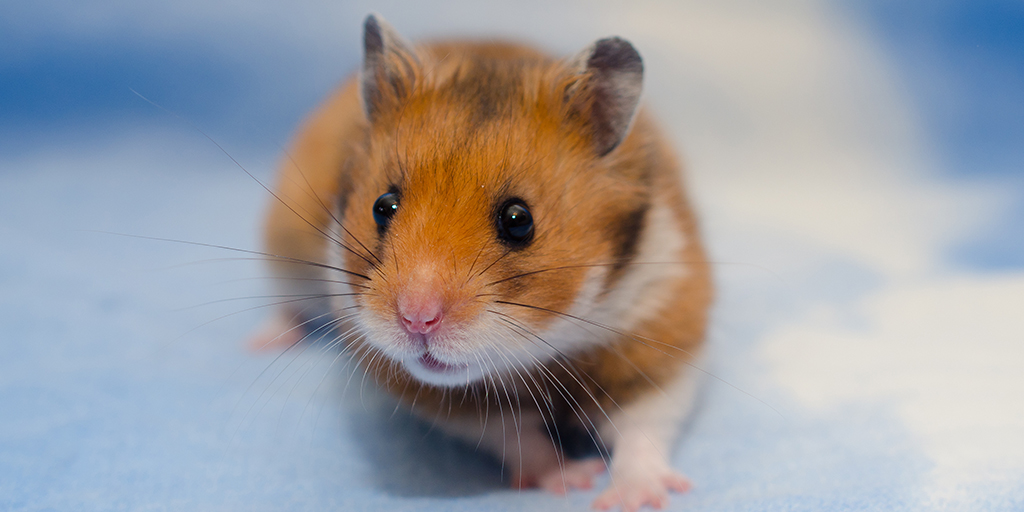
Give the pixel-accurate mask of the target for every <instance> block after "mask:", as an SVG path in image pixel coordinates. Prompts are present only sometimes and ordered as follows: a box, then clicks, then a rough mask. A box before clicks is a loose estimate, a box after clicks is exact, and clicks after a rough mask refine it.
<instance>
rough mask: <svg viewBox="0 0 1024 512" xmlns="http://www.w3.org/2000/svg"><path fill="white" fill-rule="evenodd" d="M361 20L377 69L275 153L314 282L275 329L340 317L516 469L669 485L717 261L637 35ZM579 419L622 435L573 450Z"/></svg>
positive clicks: (520, 473) (285, 223) (420, 395)
mask: <svg viewBox="0 0 1024 512" xmlns="http://www.w3.org/2000/svg"><path fill="white" fill-rule="evenodd" d="M363 29H364V37H363V44H364V60H363V63H362V69H361V71H360V73H358V74H357V76H356V77H354V78H352V79H351V80H349V81H347V82H346V83H344V84H343V85H342V86H341V87H340V88H339V90H337V92H336V93H334V94H333V95H332V96H331V97H330V98H329V99H328V100H327V102H326V103H325V104H324V105H323V106H322V107H321V108H320V109H319V110H317V111H316V112H315V113H314V114H313V115H312V117H310V118H309V120H308V121H307V122H306V123H305V125H304V126H303V127H302V129H301V130H300V131H299V133H298V135H297V138H296V140H295V142H294V146H293V148H292V149H291V150H290V152H289V157H288V158H286V159H285V161H284V164H283V166H282V168H281V170H280V173H279V176H278V181H277V183H276V192H275V198H274V199H273V201H272V204H271V207H270V210H269V214H268V217H267V221H266V229H265V244H266V250H267V252H268V253H269V254H271V255H273V257H272V258H271V265H270V266H271V271H272V273H273V275H274V276H275V277H277V278H278V279H276V280H275V282H278V283H280V288H281V290H280V291H281V292H282V293H285V294H288V295H292V296H298V297H302V298H303V300H296V301H293V302H290V303H289V304H287V305H285V306H283V307H281V308H280V310H279V311H278V313H277V315H276V317H275V320H274V321H273V322H272V323H271V324H270V327H268V328H267V329H266V330H264V331H263V335H262V337H260V338H259V339H260V340H262V341H261V342H266V341H269V340H271V339H277V340H278V342H284V343H286V344H290V343H295V342H297V341H298V340H299V338H301V336H302V334H300V333H309V332H310V331H311V330H312V331H320V332H324V331H323V330H324V329H330V328H334V329H335V330H334V331H333V332H334V333H338V338H337V340H336V341H337V342H338V343H339V344H341V345H342V346H343V347H344V348H345V350H347V351H349V352H350V353H351V354H353V358H354V360H356V361H357V362H358V363H359V364H360V365H362V368H363V369H364V370H365V371H366V372H368V374H369V375H370V376H371V377H372V378H373V379H375V381H376V383H377V384H378V385H379V386H380V387H381V388H383V389H385V390H387V391H388V392H390V393H392V394H394V395H395V396H396V397H397V398H398V399H399V400H400V402H401V403H404V404H405V405H406V406H407V407H408V408H409V409H410V410H411V412H412V413H413V414H415V415H418V416H421V417H423V418H426V419H427V420H436V421H437V425H438V426H439V427H441V428H442V429H443V430H444V431H446V432H447V433H449V434H451V435H453V436H457V437H460V438H463V439H465V440H467V441H469V442H470V443H473V444H477V445H478V446H480V447H481V448H482V449H484V450H487V451H489V452H491V453H493V454H494V455H496V456H497V457H500V458H501V459H502V461H503V464H504V465H505V467H506V469H507V470H508V472H509V474H510V475H511V479H512V485H513V486H514V487H518V488H525V487H541V488H544V489H547V490H550V491H552V492H555V493H565V492H567V491H568V490H571V489H578V488H583V489H586V488H590V487H591V486H592V482H593V480H594V478H595V477H596V476H597V475H599V474H600V473H602V472H603V471H605V470H607V471H610V476H611V478H610V481H611V484H610V486H609V488H608V489H606V490H604V491H603V492H602V493H600V494H599V496H598V497H597V499H596V500H595V501H594V503H593V505H594V507H595V508H597V509H610V508H615V507H619V506H621V507H622V508H623V509H624V510H628V511H634V510H637V509H639V508H641V507H644V506H653V507H656V508H657V507H662V506H664V505H665V504H666V503H667V501H668V494H669V492H670V491H676V492H684V491H686V490H687V489H688V488H689V486H690V484H689V482H688V481H687V479H686V478H685V477H683V476H682V475H681V474H680V473H678V472H677V471H676V470H675V468H673V467H672V466H671V465H670V464H669V460H668V456H669V454H670V453H671V451H672V450H671V448H672V444H673V442H674V438H675V437H676V435H677V431H678V429H679V425H680V422H681V421H682V420H683V419H684V418H685V416H686V415H687V414H688V412H689V410H690V408H691V404H692V402H693V396H694V388H695V381H694V375H695V372H694V367H693V360H694V358H695V357H697V356H698V354H699V353H700V351H701V347H702V345H703V340H704V334H705V325H706V318H707V313H708V308H709V304H710V302H711V299H712V285H711V278H710V273H709V269H708V263H707V261H706V258H705V253H704V249H703V247H702V243H701V239H700V235H699V232H698V226H697V222H696V220H695V217H694V214H693V213H692V211H691V208H690V206H689V203H688V201H687V197H686V193H685V190H684V186H683V183H682V177H681V170H680V165H679V163H678V161H677V159H676V157H675V155H674V153H673V151H672V149H671V147H670V145H669V144H668V143H667V142H666V140H665V137H664V135H663V134H662V133H661V132H660V130H659V129H658V127H657V126H656V124H655V122H654V121H653V120H652V118H651V116H650V115H649V114H648V113H647V112H646V111H644V110H643V109H640V108H639V107H638V105H639V100H640V95H641V94H640V93H641V86H642V80H643V62H642V60H641V57H640V55H639V53H638V52H637V51H636V50H635V49H634V48H633V46H632V45H631V44H630V43H629V42H628V41H625V40H623V39H620V38H616V37H611V38H607V39H601V40H598V41H597V42H595V43H593V44H591V45H590V46H588V47H587V48H586V49H584V50H583V51H582V52H580V53H579V54H578V55H576V56H575V57H571V58H566V59H556V58H553V57H550V56H548V55H546V54H544V53H542V52H540V51H537V50H535V49H532V48H529V47H526V46H522V45H518V44H511V43H504V42H437V43H432V44H424V45H417V46H413V45H411V44H409V43H407V42H406V41H405V40H403V39H402V38H401V37H400V36H399V35H398V34H397V33H396V32H395V31H394V29H392V28H391V27H390V26H389V25H388V24H386V23H385V22H384V20H383V19H381V18H380V17H378V16H375V15H370V16H369V17H367V18H366V21H365V23H364V26H363ZM303 326H304V327H306V329H305V330H304V331H303V330H302V329H300V327H303ZM309 326H314V327H313V328H312V329H310V328H309ZM566 429H578V431H580V432H585V433H587V435H589V436H591V437H592V438H593V439H594V440H595V441H596V442H597V444H599V445H600V446H601V448H602V449H603V450H604V451H603V453H604V454H610V458H608V459H607V460H606V459H600V458H592V459H582V460H573V459H569V458H567V457H566V456H565V451H564V450H563V449H562V443H560V442H559V439H561V438H562V436H563V435H564V432H565V431H566ZM606 461H607V464H606Z"/></svg>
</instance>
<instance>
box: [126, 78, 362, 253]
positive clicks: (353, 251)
mask: <svg viewBox="0 0 1024 512" xmlns="http://www.w3.org/2000/svg"><path fill="white" fill-rule="evenodd" d="M128 90H130V91H132V93H134V94H135V95H136V96H138V97H139V98H142V99H143V100H145V101H146V102H147V103H149V104H150V105H153V106H154V107H156V108H158V109H160V110H163V111H164V112H166V113H168V114H170V115H172V116H174V117H176V118H178V119H179V120H181V121H182V122H184V123H186V124H188V125H189V126H191V127H192V129H193V130H195V131H197V132H199V133H200V134H202V136H203V137H206V139H207V140H209V141H210V142H211V143H212V144H213V145H214V146H217V149H219V150H220V151H221V153H224V155H225V156H227V157H228V158H229V159H230V160H231V161H232V162H234V164H235V165H236V166H237V167H238V168H239V169H241V170H242V172H244V173H245V174H246V175H248V176H249V177H250V178H252V180H253V181H255V182H256V183H258V184H259V186H260V187H262V188H263V190H266V191H267V193H268V194H270V195H271V196H273V197H274V198H275V199H277V200H278V201H279V202H280V203H281V204H282V205H284V207H285V208H288V210H290V211H291V212H292V213H294V214H295V215H296V216H298V217H299V218H300V219H302V221H303V222H305V223H306V224H308V225H309V227H311V228H313V229H315V230H316V231H317V232H319V233H320V234H321V235H323V236H324V237H325V238H327V239H328V240H330V241H332V242H334V243H335V244H337V245H338V246H340V247H342V248H343V249H345V250H347V251H349V252H351V253H352V254H354V255H356V256H358V257H359V258H361V259H363V260H364V261H366V263H368V264H369V265H370V266H373V263H371V262H370V260H368V259H367V258H366V256H363V255H362V254H359V253H358V252H356V251H355V250H354V249H352V248H351V247H349V246H348V245H346V244H345V243H344V242H342V241H341V240H337V239H335V238H334V237H332V236H331V235H330V234H329V233H327V232H326V231H324V230H323V229H321V228H320V227H319V226H317V225H315V224H313V223H312V222H310V221H309V219H307V218H306V217H304V216H302V214H300V213H299V212H297V211H295V208H292V206H291V205H290V204H288V202H287V201H285V200H284V199H282V198H281V197H280V196H278V195H277V194H276V193H275V192H274V191H273V190H271V189H270V187H268V186H267V185H266V184H265V183H263V181H261V180H260V179H259V178H257V177H256V176H255V175H254V174H253V173H251V172H249V170H248V169H246V168H245V167H244V166H243V165H242V164H241V163H239V161H238V160H237V159H235V157H234V156H232V155H231V153H229V152H228V151H227V150H226V149H224V147H223V146H221V145H220V143H219V142H217V141H216V140H215V139H214V138H213V137H211V136H209V135H208V134H207V133H206V132H204V131H203V130H201V129H200V128H199V127H198V126H196V125H195V124H194V123H192V122H191V121H189V120H188V119H185V118H184V117H182V116H180V115H178V114H176V113H174V112H171V111H170V110H168V109H166V108H164V107H163V106H161V105H159V104H157V103H156V102H154V101H153V100H151V99H149V98H147V97H145V96H143V95H142V94H139V92H138V91H136V90H135V89H132V88H129V89H128ZM306 213H307V214H308V213H309V212H306Z"/></svg>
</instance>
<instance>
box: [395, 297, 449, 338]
mask: <svg viewBox="0 0 1024 512" xmlns="http://www.w3.org/2000/svg"><path fill="white" fill-rule="evenodd" d="M399 309H400V310H401V311H400V312H399V313H400V314H401V316H402V325H403V326H405V328H406V329H407V330H408V331H409V332H411V333H416V334H427V333H429V332H431V331H433V330H434V329H436V328H437V326H439V325H441V317H442V316H443V315H442V313H441V302H440V301H424V302H420V303H419V304H403V305H402V306H401V307H400V308H399Z"/></svg>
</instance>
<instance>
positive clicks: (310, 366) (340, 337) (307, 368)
mask: <svg viewBox="0 0 1024 512" xmlns="http://www.w3.org/2000/svg"><path fill="white" fill-rule="evenodd" d="M357 314H358V313H352V314H349V315H345V316H344V317H340V318H338V319H337V322H336V323H335V325H340V324H342V323H343V322H344V321H346V320H348V319H350V318H352V317H354V316H356V315H357ZM332 330H333V329H331V330H328V331H324V333H323V334H322V335H321V336H320V339H319V340H317V341H323V339H324V337H325V336H327V335H328V334H329V333H330V331H332ZM354 330H355V327H350V328H349V329H348V330H347V331H345V332H344V333H342V334H340V335H338V336H335V337H334V339H332V340H331V341H330V342H328V343H327V344H326V345H325V346H324V347H322V348H321V349H320V351H319V352H317V353H316V354H314V356H313V357H312V358H311V359H310V360H309V361H306V362H305V363H303V364H302V365H300V366H299V368H298V369H296V370H295V373H298V372H299V371H303V368H305V370H304V371H303V373H302V375H301V376H300V377H299V378H298V379H296V380H295V384H293V385H292V388H291V390H289V391H288V396H286V397H285V400H284V401H285V403H288V400H290V399H291V397H292V395H293V394H294V393H295V390H296V388H298V387H299V384H301V383H302V381H303V380H305V378H306V375H309V372H311V371H312V370H313V368H314V367H315V366H316V363H318V362H320V360H321V359H322V358H323V356H324V354H326V353H327V352H328V351H329V350H331V349H333V348H334V347H337V346H339V345H340V344H341V343H343V341H344V340H345V339H346V338H348V337H349V336H350V335H351V334H352V332H353V331H354ZM339 353H344V347H342V349H341V350H339ZM332 366H333V363H332ZM328 370H330V368H328ZM321 383H323V380H322V379H321V381H320V383H318V384H317V386H316V389H314V390H313V393H311V394H310V398H312V397H313V396H315V395H316V392H317V391H319V389H320V384H321ZM308 406H309V402H308V401H307V402H306V407H308ZM306 407H303V408H302V413H301V414H299V418H298V420H297V421H300V422H301V421H302V417H303V416H304V415H305V414H306ZM281 413H282V417H283V414H284V410H283V409H282V411H281ZM281 419H282V418H281V417H279V418H278V426H280V422H281Z"/></svg>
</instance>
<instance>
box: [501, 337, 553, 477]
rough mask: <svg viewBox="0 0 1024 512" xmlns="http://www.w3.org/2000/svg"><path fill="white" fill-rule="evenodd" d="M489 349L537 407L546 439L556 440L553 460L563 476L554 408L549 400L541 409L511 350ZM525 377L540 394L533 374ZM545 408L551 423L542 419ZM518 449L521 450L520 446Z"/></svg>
mask: <svg viewBox="0 0 1024 512" xmlns="http://www.w3.org/2000/svg"><path fill="white" fill-rule="evenodd" d="M491 347H492V348H495V349H496V350H497V354H498V356H499V357H501V358H502V359H504V360H505V362H506V368H508V369H511V370H514V371H515V373H516V375H518V376H519V380H520V381H522V383H523V387H524V388H525V389H526V391H527V393H529V394H530V399H532V400H533V403H534V405H536V406H537V412H538V413H539V414H540V419H541V424H542V425H543V426H544V429H545V430H546V431H547V434H548V437H551V438H552V440H553V441H552V442H554V440H555V439H557V440H558V449H557V450H555V460H556V461H557V462H558V469H559V471H560V472H561V473H562V475H564V474H565V454H564V452H563V450H562V448H563V447H562V443H561V437H560V436H559V434H558V420H557V418H556V416H555V411H554V408H553V405H552V403H551V401H550V399H548V400H544V407H541V405H540V402H541V401H540V400H537V396H536V394H534V392H533V389H532V388H531V387H530V383H529V382H527V381H526V379H525V378H524V377H523V374H522V372H520V371H519V366H524V367H525V365H524V364H523V362H522V361H521V360H520V359H519V358H518V357H516V356H515V354H513V353H512V351H511V350H509V349H507V348H504V347H502V346H501V345H500V344H496V343H495V344H491ZM503 351H504V352H506V353H508V355H509V356H511V357H513V358H514V359H515V360H516V362H517V363H519V364H518V365H516V364H512V362H511V361H509V359H508V357H506V356H505V355H503V354H502V352H503ZM510 375H511V374H510ZM527 375H528V376H529V377H530V380H531V381H532V382H533V384H534V386H536V387H537V392H538V393H540V384H538V383H537V380H536V379H535V378H534V377H533V374H532V373H531V372H529V371H527ZM545 408H546V409H547V411H548V414H549V415H550V417H551V421H550V422H548V421H546V420H545V418H544V410H545ZM520 449H522V446H521V445H520Z"/></svg>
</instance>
